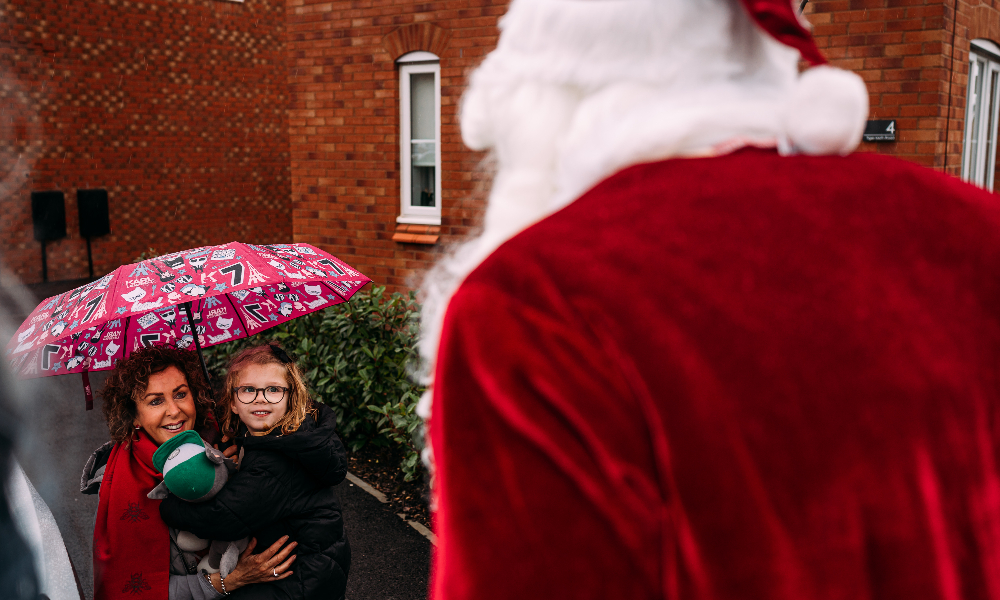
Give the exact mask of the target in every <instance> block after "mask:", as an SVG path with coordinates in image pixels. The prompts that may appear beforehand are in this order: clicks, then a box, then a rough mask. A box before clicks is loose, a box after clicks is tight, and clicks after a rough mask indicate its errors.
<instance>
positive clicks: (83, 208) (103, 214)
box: [76, 190, 111, 238]
mask: <svg viewBox="0 0 1000 600" xmlns="http://www.w3.org/2000/svg"><path fill="white" fill-rule="evenodd" d="M76 207H77V210H78V212H79V213H80V237H84V238H92V237H101V236H102V235H108V234H109V233H111V220H110V219H109V218H108V190H77V191H76Z"/></svg>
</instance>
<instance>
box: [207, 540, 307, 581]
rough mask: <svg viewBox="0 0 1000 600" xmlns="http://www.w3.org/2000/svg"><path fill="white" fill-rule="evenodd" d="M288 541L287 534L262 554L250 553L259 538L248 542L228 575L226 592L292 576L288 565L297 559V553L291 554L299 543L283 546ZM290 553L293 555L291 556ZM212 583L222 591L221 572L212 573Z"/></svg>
mask: <svg viewBox="0 0 1000 600" xmlns="http://www.w3.org/2000/svg"><path fill="white" fill-rule="evenodd" d="M287 541H288V536H287V535H286V536H284V537H282V538H281V539H279V540H278V541H277V542H274V543H273V544H271V547H270V548H268V549H267V550H264V551H263V552H261V553H260V554H250V553H251V552H252V551H253V549H254V546H256V545H257V540H256V539H251V540H250V543H249V544H247V549H246V550H244V551H243V553H242V554H240V558H239V561H237V563H236V568H235V569H233V571H232V572H231V573H230V574H229V575H228V576H227V577H226V592H230V593H231V592H232V591H233V590H237V589H239V588H241V587H243V586H245V585H251V584H254V583H264V582H267V581H278V580H281V579H285V578H286V577H290V576H291V575H292V571H289V570H288V567H290V566H291V565H292V562H293V561H294V560H295V555H294V554H291V552H292V550H294V549H295V547H296V546H298V544H299V543H298V542H292V543H291V544H288V545H287V546H285V547H284V548H282V547H281V546H282V545H283V544H284V543H285V542H287ZM279 550H280V552H279ZM290 554H291V556H289V555H290ZM212 585H213V586H214V587H215V589H216V591H218V592H222V585H220V582H219V573H215V574H213V575H212Z"/></svg>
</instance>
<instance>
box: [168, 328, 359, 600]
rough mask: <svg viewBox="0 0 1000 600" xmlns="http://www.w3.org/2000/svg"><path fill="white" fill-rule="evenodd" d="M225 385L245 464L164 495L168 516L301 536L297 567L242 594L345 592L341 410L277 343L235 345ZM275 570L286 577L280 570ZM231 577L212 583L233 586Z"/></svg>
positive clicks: (328, 599) (320, 598)
mask: <svg viewBox="0 0 1000 600" xmlns="http://www.w3.org/2000/svg"><path fill="white" fill-rule="evenodd" d="M226 389H227V390H230V399H229V402H228V406H227V407H226V408H227V409H228V410H226V411H225V415H224V421H223V431H224V432H226V433H227V434H229V435H235V436H236V442H237V445H238V446H239V447H240V448H241V450H240V455H241V458H240V470H239V472H238V473H236V474H235V475H233V476H232V477H231V478H230V479H229V482H228V483H227V484H226V485H225V487H223V488H222V490H221V491H220V492H219V493H218V494H217V495H216V496H215V497H214V498H212V499H210V500H208V501H205V502H199V503H191V502H184V501H182V500H179V499H177V498H176V497H173V496H172V497H170V498H167V499H166V500H164V501H163V503H162V504H161V505H160V514H161V515H162V516H163V520H164V521H166V522H167V523H168V524H170V525H172V526H175V527H180V528H183V529H185V530H188V531H191V532H192V533H194V534H195V535H197V536H200V537H205V538H211V539H218V540H236V539H240V538H243V537H246V536H248V535H254V536H256V537H257V538H259V539H260V540H261V541H262V542H264V543H268V542H270V541H271V540H274V539H278V538H280V537H282V536H291V537H292V538H294V539H295V540H296V541H297V542H299V546H298V550H297V552H298V560H297V561H296V563H295V575H293V576H292V577H290V578H289V579H288V580H286V581H278V580H277V579H274V578H272V581H275V583H272V584H269V585H260V586H254V587H252V588H247V589H246V590H244V591H241V592H240V593H239V594H237V596H238V597H239V598H241V599H242V600H246V599H249V598H255V599H256V598H294V599H296V600H339V599H341V598H343V597H344V592H345V590H346V587H347V574H348V571H349V570H350V564H351V548H350V545H349V544H348V541H347V535H346V534H345V532H344V525H343V519H342V517H341V512H340V501H339V499H338V498H337V493H336V491H335V490H334V488H333V486H334V485H336V484H338V483H340V482H341V481H343V480H344V477H345V475H346V474H347V455H346V452H345V450H344V446H343V444H342V443H341V442H340V438H338V437H337V433H336V425H337V418H336V415H335V414H334V413H333V411H332V410H330V409H329V408H327V407H326V406H323V405H320V404H316V403H314V402H313V401H312V399H311V398H310V397H309V391H308V389H307V388H306V384H305V382H304V381H303V379H302V373H301V371H300V370H299V368H298V367H297V366H296V365H295V363H294V362H293V361H292V360H291V359H290V358H289V357H288V355H287V354H286V353H285V352H284V351H283V350H282V349H281V348H280V347H278V346H277V345H263V346H257V347H254V348H248V349H246V350H244V351H243V352H241V353H240V354H239V355H237V356H236V357H235V358H234V359H233V361H232V363H231V364H230V367H229V373H228V375H227V376H226ZM273 575H274V576H275V577H277V578H278V579H280V577H279V576H280V575H281V572H280V570H278V571H275V573H274V574H273ZM230 577H232V576H231V575H230V576H229V577H226V578H225V581H224V582H222V581H219V582H216V581H214V580H213V583H219V584H222V583H224V584H225V587H226V589H227V590H230V591H231V586H230V585H229V579H230ZM218 589H221V587H220V588H218Z"/></svg>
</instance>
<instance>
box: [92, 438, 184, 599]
mask: <svg viewBox="0 0 1000 600" xmlns="http://www.w3.org/2000/svg"><path fill="white" fill-rule="evenodd" d="M156 448H157V446H156V444H154V443H153V441H152V440H150V439H149V437H148V436H147V435H146V434H145V432H143V431H142V430H138V431H137V432H136V437H135V438H133V441H132V443H131V444H130V445H128V446H125V445H122V444H115V446H114V448H112V450H111V456H110V457H108V465H107V466H106V467H105V468H104V477H103V478H102V479H101V494H100V501H99V502H98V504H97V523H96V524H95V525H94V600H117V599H124V598H128V599H129V600H167V595H168V593H169V589H170V533H169V532H168V531H167V525H166V524H165V523H164V522H163V520H162V519H160V501H159V500H150V499H149V498H147V497H146V494H148V493H149V491H150V490H152V489H153V488H154V487H155V486H156V485H157V484H159V483H160V482H161V481H163V476H162V475H160V473H159V472H158V471H157V470H156V469H155V468H153V453H154V452H156Z"/></svg>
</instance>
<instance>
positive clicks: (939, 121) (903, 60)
mask: <svg viewBox="0 0 1000 600" xmlns="http://www.w3.org/2000/svg"><path fill="white" fill-rule="evenodd" d="M950 11H951V9H950V8H948V7H947V6H946V5H945V4H944V3H942V0H816V1H814V2H810V3H809V4H808V5H807V7H806V11H805V14H806V17H807V18H808V20H809V21H810V22H811V23H812V24H813V34H814V36H815V38H816V43H817V44H818V45H819V47H820V49H821V50H822V51H823V53H824V54H825V55H826V57H827V58H828V59H829V60H830V62H831V63H832V64H833V65H835V66H838V67H841V68H844V69H850V70H852V71H854V72H855V73H857V74H858V75H860V76H861V77H862V79H864V80H865V83H866V85H867V86H868V92H869V100H870V106H871V108H870V112H869V117H868V118H869V119H896V128H897V134H896V139H897V141H896V142H894V143H878V144H874V143H869V144H862V148H861V150H862V151H869V152H880V153H884V154H893V155H896V156H899V157H900V158H905V159H907V160H912V161H914V162H916V163H919V164H922V165H925V166H928V167H934V168H938V169H942V168H944V167H945V156H944V150H945V143H944V141H945V137H944V136H945V125H946V119H945V114H946V113H947V110H948V108H947V106H948V84H947V71H948V66H949V65H948V54H947V51H948V49H947V48H946V38H947V42H948V43H950V41H951V40H950V38H951V36H950V35H949V34H948V33H949V32H948V31H946V30H945V26H946V24H947V25H948V27H949V29H950V27H951V26H950V24H948V22H947V20H946V15H949V16H950V14H951V12H950ZM963 95H964V94H963ZM948 135H949V136H950V134H948Z"/></svg>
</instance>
